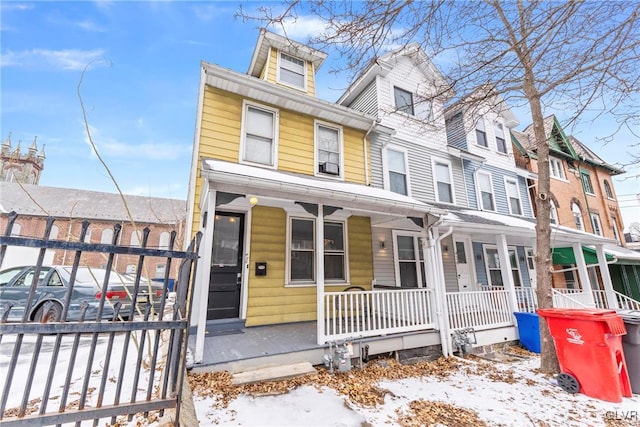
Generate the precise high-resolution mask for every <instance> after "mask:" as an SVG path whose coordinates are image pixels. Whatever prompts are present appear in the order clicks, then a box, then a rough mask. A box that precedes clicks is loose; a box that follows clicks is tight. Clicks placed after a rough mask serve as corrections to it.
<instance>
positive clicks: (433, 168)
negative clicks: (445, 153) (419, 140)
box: [431, 157, 456, 205]
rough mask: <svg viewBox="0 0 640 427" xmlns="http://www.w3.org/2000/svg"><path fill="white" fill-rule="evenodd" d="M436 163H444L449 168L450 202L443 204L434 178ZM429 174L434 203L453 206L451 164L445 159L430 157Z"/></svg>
mask: <svg viewBox="0 0 640 427" xmlns="http://www.w3.org/2000/svg"><path fill="white" fill-rule="evenodd" d="M436 162H439V163H445V164H447V165H448V166H449V179H450V180H451V202H443V201H441V200H440V194H439V193H438V179H437V176H436ZM431 174H432V179H433V191H434V196H435V200H436V202H438V203H444V204H447V205H455V204H456V191H455V185H454V183H453V166H452V164H451V161H449V160H447V159H443V158H442V157H431Z"/></svg>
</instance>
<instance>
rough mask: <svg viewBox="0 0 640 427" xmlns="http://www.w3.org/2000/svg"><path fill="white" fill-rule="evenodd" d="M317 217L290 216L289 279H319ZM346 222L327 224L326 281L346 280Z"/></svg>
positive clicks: (304, 280) (325, 244) (309, 281)
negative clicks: (316, 264) (317, 275)
mask: <svg viewBox="0 0 640 427" xmlns="http://www.w3.org/2000/svg"><path fill="white" fill-rule="evenodd" d="M315 242H316V239H315V219H309V218H291V222H290V244H289V246H290V249H289V279H290V280H289V281H290V283H292V284H305V283H314V282H315V280H316V266H315V257H316V243H315ZM346 254H347V250H346V238H345V225H344V223H342V222H334V221H325V223H324V278H325V280H326V281H327V282H332V281H333V282H336V281H337V282H344V281H346V280H347V270H346V266H347V257H346Z"/></svg>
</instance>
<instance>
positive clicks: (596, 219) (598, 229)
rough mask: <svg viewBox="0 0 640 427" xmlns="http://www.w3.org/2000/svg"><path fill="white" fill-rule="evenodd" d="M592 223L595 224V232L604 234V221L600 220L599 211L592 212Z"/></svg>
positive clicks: (600, 234)
mask: <svg viewBox="0 0 640 427" xmlns="http://www.w3.org/2000/svg"><path fill="white" fill-rule="evenodd" d="M591 225H593V234H597V235H598V236H602V223H601V222H600V215H598V214H597V213H592V214H591Z"/></svg>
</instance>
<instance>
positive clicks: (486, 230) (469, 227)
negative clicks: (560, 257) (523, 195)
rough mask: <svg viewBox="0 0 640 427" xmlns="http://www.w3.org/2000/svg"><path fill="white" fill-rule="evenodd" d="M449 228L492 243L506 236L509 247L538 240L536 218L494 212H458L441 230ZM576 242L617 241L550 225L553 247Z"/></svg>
mask: <svg viewBox="0 0 640 427" xmlns="http://www.w3.org/2000/svg"><path fill="white" fill-rule="evenodd" d="M450 226H451V227H453V229H454V232H461V233H466V234H470V235H472V237H475V238H476V240H483V239H489V241H492V242H493V241H495V236H496V235H498V234H504V235H505V236H507V240H508V242H509V243H510V244H523V245H531V244H532V243H533V240H534V239H535V237H536V220H535V219H529V218H523V217H514V216H509V215H502V214H498V213H495V212H483V211H475V210H464V209H458V210H455V211H453V212H449V213H448V214H447V215H446V216H445V218H444V221H443V225H442V226H441V227H442V228H448V227H450ZM573 243H580V244H583V245H602V244H610V243H615V241H613V240H611V239H606V238H603V237H600V236H596V235H593V234H590V233H585V232H583V231H579V230H574V229H571V228H568V227H563V226H553V225H552V226H551V247H554V248H559V247H566V246H571V245H572V244H573Z"/></svg>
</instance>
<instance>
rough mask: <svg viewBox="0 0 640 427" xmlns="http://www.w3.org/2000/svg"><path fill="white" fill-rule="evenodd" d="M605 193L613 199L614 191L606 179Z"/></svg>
mask: <svg viewBox="0 0 640 427" xmlns="http://www.w3.org/2000/svg"><path fill="white" fill-rule="evenodd" d="M604 193H605V194H606V195H607V198H609V199H613V190H611V184H609V181H607V180H606V179H605V180H604Z"/></svg>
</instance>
